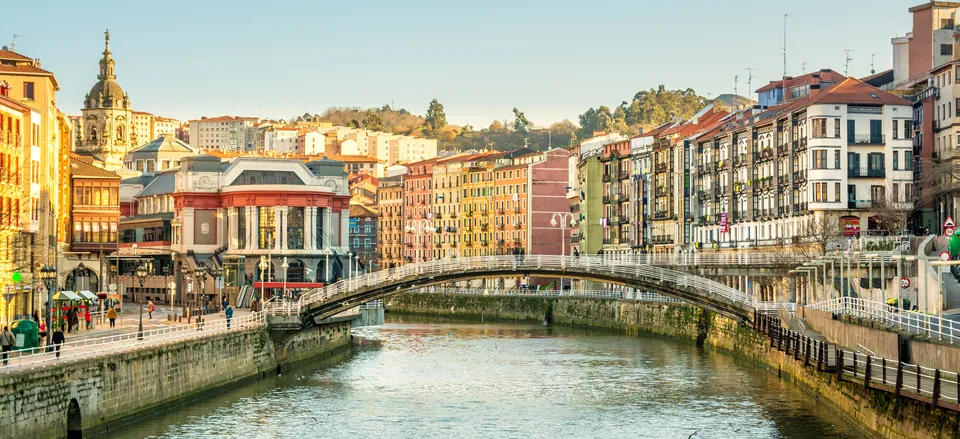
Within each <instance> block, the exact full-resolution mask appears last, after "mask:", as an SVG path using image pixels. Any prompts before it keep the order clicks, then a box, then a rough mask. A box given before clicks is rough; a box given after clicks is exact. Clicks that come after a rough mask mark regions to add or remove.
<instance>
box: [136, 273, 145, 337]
mask: <svg viewBox="0 0 960 439" xmlns="http://www.w3.org/2000/svg"><path fill="white" fill-rule="evenodd" d="M136 275H137V280H138V281H140V293H141V294H143V284H144V283H146V281H147V267H146V266H145V265H143V262H141V263H140V265H139V266H137V272H136ZM137 340H143V301H140V323H139V324H137Z"/></svg>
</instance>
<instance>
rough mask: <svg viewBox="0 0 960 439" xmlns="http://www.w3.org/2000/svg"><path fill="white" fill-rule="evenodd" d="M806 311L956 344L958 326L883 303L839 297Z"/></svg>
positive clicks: (941, 319)
mask: <svg viewBox="0 0 960 439" xmlns="http://www.w3.org/2000/svg"><path fill="white" fill-rule="evenodd" d="M808 308H810V309H815V310H819V311H826V312H832V313H838V314H847V315H851V316H855V317H859V318H864V319H869V320H874V321H877V322H880V323H883V324H885V325H888V326H890V327H895V328H897V329H900V330H904V331H908V332H913V333H917V334H922V335H925V336H927V337H929V338H931V339H936V340H947V341H949V342H950V343H960V323H957V322H954V321H953V320H948V319H944V318H940V317H937V316H933V315H929V314H923V313H919V312H914V311H905V310H903V309H900V308H898V307H895V306H890V305H887V304H885V303H880V302H875V301H871V300H866V299H861V298H858V297H840V298H837V299H833V300H827V301H823V302H820V303H816V304H813V305H810V306H809V307H808Z"/></svg>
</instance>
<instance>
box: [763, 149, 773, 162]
mask: <svg viewBox="0 0 960 439" xmlns="http://www.w3.org/2000/svg"><path fill="white" fill-rule="evenodd" d="M772 158H773V148H764V149H763V151H760V160H770V159H772Z"/></svg>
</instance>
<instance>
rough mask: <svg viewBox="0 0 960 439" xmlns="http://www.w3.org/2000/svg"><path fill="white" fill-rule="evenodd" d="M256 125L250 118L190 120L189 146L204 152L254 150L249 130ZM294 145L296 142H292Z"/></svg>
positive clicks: (231, 117) (251, 133)
mask: <svg viewBox="0 0 960 439" xmlns="http://www.w3.org/2000/svg"><path fill="white" fill-rule="evenodd" d="M256 123H257V119H256V118H250V117H234V116H219V117H209V118H208V117H204V118H201V119H200V120H191V121H190V123H189V125H190V146H192V147H194V148H199V149H202V150H205V151H208V150H220V151H229V152H237V151H250V150H254V149H255V144H256V139H255V138H254V136H253V132H252V131H251V130H250V128H252V127H254V125H255V124H256ZM294 143H296V140H294Z"/></svg>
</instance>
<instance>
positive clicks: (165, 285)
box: [163, 265, 177, 320]
mask: <svg viewBox="0 0 960 439" xmlns="http://www.w3.org/2000/svg"><path fill="white" fill-rule="evenodd" d="M168 279H170V266H169V265H164V266H163V288H164V289H165V290H168V293H167V304H169V305H170V315H171V316H172V315H173V297H174V296H173V295H174V294H176V291H177V290H176V289H175V288H170V285H169V283H168V282H167V280H168ZM170 290H172V291H170ZM168 320H169V319H168Z"/></svg>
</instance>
